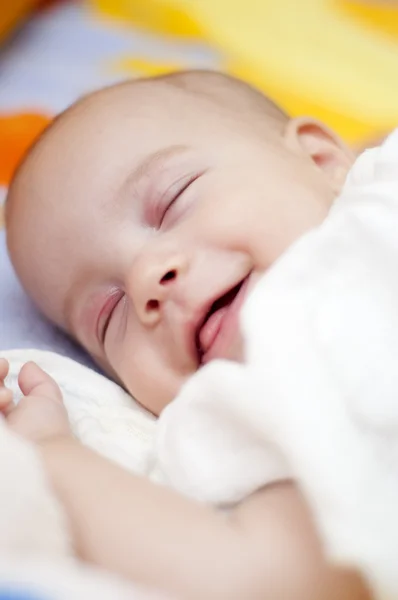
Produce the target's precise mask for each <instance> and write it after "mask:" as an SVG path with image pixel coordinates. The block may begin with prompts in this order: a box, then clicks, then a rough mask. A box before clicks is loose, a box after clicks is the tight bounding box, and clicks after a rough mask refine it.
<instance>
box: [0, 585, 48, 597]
mask: <svg viewBox="0 0 398 600" xmlns="http://www.w3.org/2000/svg"><path fill="white" fill-rule="evenodd" d="M0 600H50V599H49V598H48V596H46V597H44V596H41V595H39V596H38V595H37V594H35V593H33V594H32V593H30V592H29V591H25V590H17V589H14V590H13V589H11V588H10V589H8V588H4V589H1V588H0Z"/></svg>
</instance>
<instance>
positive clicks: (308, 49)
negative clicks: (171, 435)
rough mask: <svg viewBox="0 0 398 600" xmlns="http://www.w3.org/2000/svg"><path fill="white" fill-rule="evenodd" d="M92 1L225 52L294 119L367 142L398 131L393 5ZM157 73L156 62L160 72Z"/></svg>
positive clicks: (231, 67)
mask: <svg viewBox="0 0 398 600" xmlns="http://www.w3.org/2000/svg"><path fill="white" fill-rule="evenodd" d="M90 3H91V5H92V6H93V7H95V8H96V9H97V10H100V11H102V12H105V13H106V14H108V15H111V16H113V17H116V18H119V19H121V18H123V19H124V20H125V22H126V23H128V22H133V23H134V24H135V25H137V24H139V25H141V26H145V27H146V28H149V29H151V30H152V31H154V32H156V33H163V34H165V35H180V36H190V37H192V36H197V37H201V38H202V39H206V40H207V41H208V42H209V43H210V44H212V45H216V46H217V47H219V48H220V49H221V51H222V52H223V53H224V55H225V69H226V70H227V71H228V72H230V73H232V74H236V75H239V76H240V77H242V78H243V79H246V80H247V81H249V82H252V83H254V84H255V85H257V86H259V87H260V88H261V89H263V90H264V91H265V92H266V93H269V94H270V95H271V96H272V97H273V98H274V99H275V100H276V101H278V102H279V103H280V104H281V105H282V106H284V107H285V108H286V109H287V110H288V111H289V112H291V113H292V114H300V113H301V114H302V113H307V114H308V113H309V114H312V115H314V116H317V117H319V118H320V119H322V120H324V121H326V122H327V123H329V124H330V126H332V127H334V128H335V129H336V130H337V131H339V132H340V134H342V135H343V136H344V137H345V138H346V139H347V140H348V141H349V142H352V143H356V144H360V143H361V142H363V141H364V140H366V139H367V138H371V137H374V136H378V135H380V134H382V133H384V132H387V131H390V130H391V129H393V128H394V127H396V126H397V125H398V8H397V7H393V6H392V5H388V4H387V5H385V6H383V3H380V2H377V3H375V4H372V2H371V0H367V1H366V2H365V1H363V2H361V1H360V0H358V1H356V2H354V1H350V2H348V1H347V0H301V1H300V2H297V0H279V1H278V2H275V0H244V1H243V0H234V1H233V2H231V0H217V1H215V0H90ZM131 58H133V59H134V57H121V63H122V62H123V64H124V65H125V67H126V66H128V64H129V63H128V61H129V59H131ZM161 63H162V61H161V57H159V65H160V67H161ZM131 64H132V65H133V64H134V63H133V62H132V63H131ZM156 69H157V67H156V60H155V61H154V63H153V65H152V67H151V69H150V71H151V70H153V71H154V72H156ZM133 70H134V69H133V68H132V71H133Z"/></svg>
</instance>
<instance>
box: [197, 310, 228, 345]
mask: <svg viewBox="0 0 398 600" xmlns="http://www.w3.org/2000/svg"><path fill="white" fill-rule="evenodd" d="M227 310H228V306H223V307H222V308H219V309H218V310H217V311H216V312H214V313H213V314H212V315H210V317H209V318H208V319H207V321H206V323H205V324H204V325H203V327H202V329H201V330H200V333H199V342H200V347H201V350H202V352H203V354H206V352H207V351H208V350H209V348H210V347H211V346H212V344H213V342H214V340H215V339H216V337H217V335H218V332H219V331H220V328H221V324H222V320H223V318H224V316H225V313H226V312H227Z"/></svg>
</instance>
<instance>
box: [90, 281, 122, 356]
mask: <svg viewBox="0 0 398 600" xmlns="http://www.w3.org/2000/svg"><path fill="white" fill-rule="evenodd" d="M123 297H124V293H123V292H122V291H121V290H114V291H113V292H112V294H111V295H110V296H108V298H107V300H106V302H105V304H104V305H103V307H102V309H101V311H100V314H99V317H98V323H97V337H98V339H99V341H100V343H101V345H102V346H103V345H104V343H105V338H106V334H107V331H108V328H109V325H110V323H111V320H112V316H113V313H114V312H115V310H116V308H117V306H118V305H119V303H120V301H121V300H122V299H123Z"/></svg>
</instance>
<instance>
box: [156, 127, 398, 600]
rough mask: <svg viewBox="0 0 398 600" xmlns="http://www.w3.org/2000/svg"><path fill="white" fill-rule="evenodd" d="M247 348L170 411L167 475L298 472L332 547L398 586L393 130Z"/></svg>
mask: <svg viewBox="0 0 398 600" xmlns="http://www.w3.org/2000/svg"><path fill="white" fill-rule="evenodd" d="M242 328H243V332H244V335H245V340H246V362H245V364H244V365H237V364H233V363H231V362H226V361H219V362H213V363H211V364H209V365H208V366H206V367H204V368H203V369H202V370H200V371H199V372H198V373H197V374H196V375H195V376H194V378H192V379H191V381H189V382H188V383H187V385H186V386H185V387H184V389H183V390H182V392H181V394H180V395H179V397H178V398H177V400H176V401H175V402H173V403H172V404H171V405H170V406H169V407H167V409H166V410H165V411H164V413H163V414H162V416H161V418H160V422H159V428H158V435H157V464H156V470H157V473H158V477H159V479H162V478H163V480H164V481H166V482H168V483H169V484H170V485H172V486H173V487H175V488H177V489H179V490H181V491H182V492H184V493H186V494H189V495H192V496H194V497H196V498H199V499H201V500H204V501H208V502H211V503H216V504H228V503H233V502H236V501H238V500H240V499H241V498H243V497H244V496H246V495H247V494H250V493H251V492H253V491H254V490H256V489H258V488H260V487H262V486H264V485H266V484H268V483H270V482H271V481H275V480H277V479H280V478H285V477H286V476H288V475H292V476H293V477H294V478H296V479H297V480H298V481H299V483H300V485H301V486H302V489H303V491H304V493H305V494H306V497H307V499H308V501H309V503H310V506H311V508H312V510H313V513H314V516H315V519H316V522H317V524H318V526H319V531H320V533H321V535H322V537H323V540H324V542H325V546H326V549H327V551H328V553H329V555H330V557H331V558H332V559H333V560H335V561H337V562H339V563H343V564H348V565H353V566H355V567H358V568H359V569H361V570H362V571H363V573H364V574H365V575H366V576H367V577H368V579H369V581H370V583H371V584H372V586H373V588H374V590H375V592H376V596H377V597H380V598H397V597H398V571H397V568H396V561H397V557H398V133H397V132H396V133H394V134H393V135H392V136H391V137H390V138H389V139H388V140H387V141H386V142H385V143H384V144H383V146H381V147H380V148H377V149H372V150H369V151H367V152H365V153H364V154H363V155H362V156H361V157H360V158H359V159H358V161H357V162H356V164H355V166H354V168H353V169H352V171H351V173H350V175H349V178H348V181H347V184H346V186H345V189H344V190H343V193H342V194H341V196H340V198H339V199H338V200H337V201H336V203H335V205H334V206H333V208H332V210H331V212H330V215H329V216H328V218H327V219H326V221H325V222H324V223H323V224H322V226H320V227H319V228H317V229H316V230H313V231H312V232H310V233H308V234H307V235H305V236H304V237H303V238H302V239H301V240H299V241H298V242H297V243H296V244H294V245H293V246H292V247H291V248H290V249H289V250H288V251H287V252H286V253H285V254H284V256H283V257H282V258H281V259H280V260H279V261H277V263H276V264H275V265H274V266H273V267H272V268H271V269H270V270H269V272H268V273H267V274H266V275H265V276H264V277H263V278H262V280H261V281H260V283H259V284H258V285H257V287H256V288H255V290H254V292H253V293H252V295H251V297H250V298H249V299H248V301H247V303H246V306H245V307H244V309H243V311H242Z"/></svg>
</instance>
